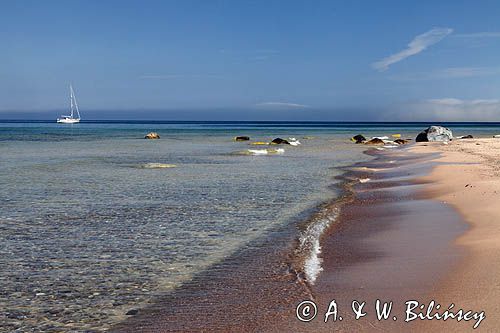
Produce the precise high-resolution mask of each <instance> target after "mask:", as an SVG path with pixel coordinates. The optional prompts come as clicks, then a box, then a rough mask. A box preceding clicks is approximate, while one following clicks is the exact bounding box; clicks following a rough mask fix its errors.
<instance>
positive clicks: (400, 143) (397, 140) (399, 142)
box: [394, 139, 410, 145]
mask: <svg viewBox="0 0 500 333" xmlns="http://www.w3.org/2000/svg"><path fill="white" fill-rule="evenodd" d="M408 142H410V140H405V139H396V140H394V143H397V144H398V145H405V144H407V143H408Z"/></svg>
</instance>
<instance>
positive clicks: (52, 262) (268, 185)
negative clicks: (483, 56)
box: [0, 121, 500, 331]
mask: <svg viewBox="0 0 500 333" xmlns="http://www.w3.org/2000/svg"><path fill="white" fill-rule="evenodd" d="M447 125H448V126H449V127H450V128H451V129H452V130H453V131H454V134H456V135H465V134H472V135H474V136H491V135H493V134H498V133H500V124H491V123H489V124H488V123H487V124H478V123H456V124H447ZM426 126H427V124H421V123H392V124H391V123H315V122H310V123H307V122H304V123H291V122H139V121H134V122H132V121H122V122H118V121H114V122H111V121H108V122H102V121H101V122H99V121H96V122H82V123H80V124H74V125H61V124H55V123H53V122H22V121H3V122H0V251H1V254H2V255H1V256H0V283H1V285H2V290H1V291H0V308H1V309H2V310H1V311H2V312H1V313H0V323H1V324H0V329H3V330H7V331H14V330H16V329H17V330H20V331H37V330H38V331H44V330H47V329H55V330H58V331H61V330H62V331H72V330H77V331H78V330H80V331H82V330H95V331H100V330H106V329H107V328H109V327H110V326H111V325H112V324H114V323H116V322H117V321H120V320H122V319H123V318H124V315H125V313H126V312H127V311H128V310H129V309H131V308H132V307H133V308H137V307H138V306H141V304H142V305H144V304H147V303H148V302H151V301H153V300H154V299H155V297H157V296H158V295H161V294H163V293H168V292H169V291H171V290H173V289H175V288H177V287H178V286H180V285H181V284H182V283H183V282H186V281H189V279H190V278H191V277H192V276H193V275H194V274H196V273H199V272H200V271H202V270H204V269H206V268H207V267H209V266H210V265H212V264H214V263H216V262H218V261H220V260H223V259H224V258H226V257H228V256H230V255H231V254H232V253H234V252H235V251H237V250H238V249H241V248H242V247H245V246H246V244H248V243H249V242H250V241H252V240H254V239H256V238H259V237H266V232H267V231H268V230H270V229H271V228H273V227H276V226H279V225H287V224H289V223H291V221H293V220H294V219H296V218H297V216H300V214H301V213H303V212H305V211H307V210H308V209H310V208H312V207H315V206H317V205H318V204H320V203H322V202H325V201H328V200H331V199H334V198H335V197H336V196H337V195H338V193H337V191H336V190H335V187H332V186H331V185H332V184H335V182H336V180H335V179H334V177H335V176H336V175H339V173H340V172H341V171H340V170H339V168H340V167H343V166H347V165H350V164H353V163H356V162H361V161H364V160H368V159H370V157H369V156H367V155H365V154H363V150H364V149H365V148H366V147H364V146H360V145H355V144H353V143H352V142H351V141H349V138H350V137H352V136H353V135H355V134H358V133H362V134H364V135H365V136H382V135H391V134H394V133H400V134H402V137H412V138H413V137H415V135H416V134H417V133H418V132H419V131H421V130H422V129H423V128H425V127H426ZM150 131H156V132H158V133H159V134H160V136H161V139H159V140H145V139H143V137H144V135H145V134H146V133H148V132H150ZM237 135H248V136H250V137H251V141H266V142H269V141H270V140H272V139H273V138H275V137H282V138H285V139H287V138H289V137H294V138H297V139H298V140H300V141H301V143H302V144H301V145H299V146H297V147H292V146H280V147H281V148H284V150H285V151H284V153H282V154H276V155H266V156H252V155H248V154H242V153H243V152H247V151H248V149H265V148H266V147H265V146H264V147H263V146H252V145H249V143H248V142H235V141H234V140H233V137H234V136H237ZM151 163H162V164H171V165H174V166H175V167H172V168H148V167H147V166H148V165H149V166H150V165H151ZM153 165H154V164H153Z"/></svg>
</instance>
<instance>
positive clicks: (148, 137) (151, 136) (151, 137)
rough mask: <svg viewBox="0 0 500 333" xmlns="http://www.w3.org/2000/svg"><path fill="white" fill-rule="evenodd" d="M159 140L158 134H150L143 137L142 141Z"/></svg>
mask: <svg viewBox="0 0 500 333" xmlns="http://www.w3.org/2000/svg"><path fill="white" fill-rule="evenodd" d="M159 138H160V134H158V133H156V132H150V133H148V134H146V136H145V137H144V139H159Z"/></svg>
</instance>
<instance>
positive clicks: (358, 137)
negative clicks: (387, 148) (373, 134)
mask: <svg viewBox="0 0 500 333" xmlns="http://www.w3.org/2000/svg"><path fill="white" fill-rule="evenodd" d="M351 140H352V141H354V142H355V143H363V142H365V141H366V138H365V137H364V136H362V135H361V134H358V135H355V136H353V137H352V138H351Z"/></svg>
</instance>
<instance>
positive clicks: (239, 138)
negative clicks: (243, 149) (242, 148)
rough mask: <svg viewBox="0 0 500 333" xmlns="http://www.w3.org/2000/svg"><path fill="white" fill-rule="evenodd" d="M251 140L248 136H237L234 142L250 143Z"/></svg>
mask: <svg viewBox="0 0 500 333" xmlns="http://www.w3.org/2000/svg"><path fill="white" fill-rule="evenodd" d="M248 140H250V137H248V136H237V137H235V138H234V141H248Z"/></svg>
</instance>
